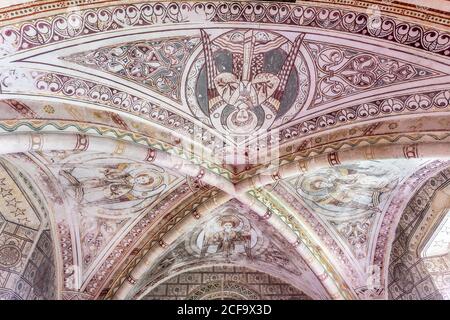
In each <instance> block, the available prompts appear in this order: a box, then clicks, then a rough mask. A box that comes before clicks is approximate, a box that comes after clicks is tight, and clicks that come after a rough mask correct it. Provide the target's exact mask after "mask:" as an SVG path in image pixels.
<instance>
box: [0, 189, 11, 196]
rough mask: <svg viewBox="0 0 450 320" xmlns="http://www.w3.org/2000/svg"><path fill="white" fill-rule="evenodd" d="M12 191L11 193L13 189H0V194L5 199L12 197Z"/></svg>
mask: <svg viewBox="0 0 450 320" xmlns="http://www.w3.org/2000/svg"><path fill="white" fill-rule="evenodd" d="M12 191H13V189H3V188H1V189H0V193H1V194H2V197H3V198H5V197H7V196H12V195H13V194H12Z"/></svg>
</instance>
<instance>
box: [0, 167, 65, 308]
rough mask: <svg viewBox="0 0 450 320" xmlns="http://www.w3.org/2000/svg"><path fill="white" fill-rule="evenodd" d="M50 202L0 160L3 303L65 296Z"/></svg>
mask: <svg viewBox="0 0 450 320" xmlns="http://www.w3.org/2000/svg"><path fill="white" fill-rule="evenodd" d="M46 201H47V199H46V198H45V197H44V195H43V194H42V193H41V191H40V190H39V188H38V187H37V186H36V185H35V183H34V181H33V179H31V178H30V177H29V176H28V175H27V174H26V173H25V172H23V171H21V170H20V169H18V168H17V167H16V166H15V165H14V164H12V163H11V162H9V161H7V160H5V159H3V158H1V159H0V275H1V276H0V299H7V300H11V299H12V300H16V299H17V300H22V299H23V300H35V299H37V300H42V299H45V300H46V299H58V298H60V296H61V278H60V274H61V264H60V256H59V250H58V249H57V247H56V245H55V243H57V242H56V237H55V234H56V233H55V230H54V221H53V217H52V213H50V212H49V209H48V205H47V202H46Z"/></svg>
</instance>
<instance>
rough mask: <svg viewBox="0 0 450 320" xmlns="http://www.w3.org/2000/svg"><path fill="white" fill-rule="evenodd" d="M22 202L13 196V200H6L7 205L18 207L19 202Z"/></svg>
mask: <svg viewBox="0 0 450 320" xmlns="http://www.w3.org/2000/svg"><path fill="white" fill-rule="evenodd" d="M5 200H6V199H5ZM20 202H21V201H17V200H16V198H12V199H11V200H6V206H7V207H17V204H18V203H20Z"/></svg>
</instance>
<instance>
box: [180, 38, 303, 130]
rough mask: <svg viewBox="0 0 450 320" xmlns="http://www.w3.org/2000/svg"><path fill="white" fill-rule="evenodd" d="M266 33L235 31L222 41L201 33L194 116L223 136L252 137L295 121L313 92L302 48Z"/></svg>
mask: <svg viewBox="0 0 450 320" xmlns="http://www.w3.org/2000/svg"><path fill="white" fill-rule="evenodd" d="M303 37H304V34H299V35H297V37H296V38H295V39H294V40H293V41H290V40H289V39H287V38H286V37H284V36H282V35H280V34H277V33H274V32H269V31H265V30H251V29H250V30H246V29H242V30H233V31H230V32H226V33H224V34H222V35H219V36H217V37H213V36H212V35H209V34H208V32H207V31H205V30H201V40H202V49H203V51H202V52H201V53H200V54H199V55H198V57H197V59H196V61H195V62H194V63H193V65H192V67H191V69H190V70H189V74H188V80H187V85H186V99H187V103H188V105H189V107H190V109H191V111H192V112H193V113H194V115H196V116H197V117H198V118H199V119H202V120H203V121H204V122H205V123H207V124H209V125H212V126H213V127H214V128H215V129H217V130H218V131H219V132H221V133H223V134H226V135H233V136H246V137H248V136H251V135H256V134H257V133H260V132H262V131H265V130H268V129H270V128H273V127H275V126H277V125H280V124H282V123H284V122H286V121H289V120H290V119H292V117H293V116H295V114H296V113H297V112H298V111H300V109H301V108H302V106H303V104H304V103H305V101H306V97H307V94H308V91H309V84H310V81H309V72H308V70H307V67H306V63H305V61H304V58H303V56H302V54H301V53H300V47H301V45H302V41H303Z"/></svg>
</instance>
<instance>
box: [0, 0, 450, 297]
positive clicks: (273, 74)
mask: <svg viewBox="0 0 450 320" xmlns="http://www.w3.org/2000/svg"><path fill="white" fill-rule="evenodd" d="M448 10H449V7H448V4H447V3H446V1H440V0H439V1H431V2H429V1H426V2H425V1H370V2H369V1H367V2H366V1H350V2H348V1H346V2H345V3H344V2H343V1H331V0H330V1H328V0H320V1H305V2H303V1H297V2H295V3H285V2H263V1H255V2H249V1H247V2H241V1H236V2H227V1H211V2H202V1H198V2H182V1H179V2H164V1H163V2H154V1H139V0H133V1H119V0H117V1H109V2H108V1H106V2H105V1H97V0H90V1H84V0H80V1H77V5H76V6H74V5H73V4H72V3H71V2H70V1H5V2H2V3H1V4H0V111H1V112H0V165H1V167H0V169H1V170H0V239H3V238H1V237H4V239H5V240H0V295H2V294H3V295H4V296H5V297H6V298H11V299H12V298H18V299H31V298H58V299H155V298H167V299H172V298H173V299H176V298H184V299H219V298H221V297H224V296H227V297H228V298H255V297H257V298H264V299H266V298H267V299H268V298H271V299H272V298H277V299H278V298H279V299H386V298H392V297H393V295H392V294H390V293H388V284H389V283H391V282H390V281H391V278H392V274H391V273H390V272H389V265H390V262H392V260H390V256H391V249H392V246H393V243H395V244H396V245H397V243H399V242H398V241H397V240H398V239H397V238H396V237H398V235H399V231H398V230H399V229H397V225H398V224H399V221H403V220H401V219H406V218H405V216H404V214H406V212H407V210H408V208H409V207H411V201H413V200H412V199H413V198H412V197H413V195H414V194H415V193H416V192H418V190H422V189H420V188H422V187H423V186H424V185H426V183H428V182H427V181H431V180H429V179H432V177H434V176H436V175H437V174H439V172H444V171H443V170H445V169H446V168H447V167H448V166H449V165H450V148H449V142H450V114H449V108H450V58H449V56H450V35H449V32H450V16H449V14H448ZM2 168H3V169H2ZM440 197H442V199H444V200H439V201H440V202H439V203H442V204H443V205H442V206H443V207H442V208H443V209H442V210H441V211H439V214H437V213H436V214H435V215H442V214H443V213H442V212H444V211H445V210H446V209H449V207H448V206H449V205H450V204H448V202H445V201H446V200H445V199H447V198H448V194H447V193H442V195H440ZM439 199H440V198H439ZM428 200H429V201H431V200H430V199H428ZM433 203H434V202H433ZM444 204H445V205H444ZM432 207H433V206H432ZM433 208H434V207H433ZM447 211H448V210H447ZM447 211H445V212H447ZM433 212H434V211H433ZM436 212H437V211H436ZM433 217H434V216H433ZM430 221H431V220H430ZM432 221H434V222H433V223H436V225H435V226H434V227H431V226H430V227H429V228H428V227H427V230H429V232H430V234H429V235H427V236H424V239H425V238H426V239H431V240H429V241H428V244H427V245H424V246H426V248H428V249H426V250H428V251H426V250H425V251H426V252H427V253H426V254H425V255H433V256H436V255H442V254H445V253H446V252H447V251H448V245H447V246H444V245H443V244H448V239H447V238H448V232H447V231H448V230H447V229H448V217H447V218H445V219H444V218H433V219H432ZM396 230H397V231H396ZM436 230H437V231H436ZM446 230H447V231H446ZM20 232H26V233H27V234H29V235H27V236H26V237H25V238H26V239H27V240H20V241H19V240H8V239H13V238H14V237H15V238H17V239H19V238H20V239H22V238H24V237H22V238H21V236H20V235H19V233H20ZM433 232H434V233H433ZM25 238H24V239H25ZM41 239H44V240H45V241H47V242H48V245H46V246H45V247H44V244H43V243H44V242H45V241H44V240H41ZM394 240H395V241H394ZM47 242H45V243H47ZM402 243H403V242H402ZM418 247H420V249H421V250H422V249H423V248H422V247H421V246H419V245H418ZM444 247H445V248H444ZM36 250H38V251H36ZM32 251H33V252H39V253H40V254H41V256H42V257H45V258H42V259H40V260H39V261H40V262H39V263H38V262H36V261H35V260H36V259H35V258H33V257H34V256H35V255H36V254H35V255H33V254H31V252H32ZM425 251H424V252H425ZM429 252H432V253H429ZM433 252H434V253H433ZM436 252H438V254H436ZM39 257H40V256H39ZM20 259H22V260H21V261H22V262H21V264H19V262H18V261H19V260H20ZM33 259H34V260H33ZM28 265H30V267H27V266H28ZM31 266H32V267H33V268H35V269H36V270H38V271H39V270H41V271H39V272H40V273H39V272H35V273H33V276H30V272H25V271H24V270H28V269H27V268H32V267H31ZM42 270H51V272H52V273H54V274H55V279H56V280H55V282H54V283H53V282H51V281H50V280H48V279H47V278H45V277H43V276H42V275H43V274H45V272H43V271H42ZM36 274H37V275H40V276H39V277H38V278H39V279H38V280H36V279H37V278H36V279H35V275H36ZM389 277H391V278H389ZM187 279H188V280H187ZM258 279H259V280H258ZM20 283H25V284H26V285H25V284H23V285H21V286H20V288H21V289H20V290H19V289H18V286H19V284H20ZM44 284H45V286H44ZM24 286H25V287H26V286H28V287H30V288H32V287H33V286H37V288H41V289H39V290H38V291H37V293H34V295H33V294H30V293H27V292H28V291H26V292H25V291H24V290H25V289H22V288H24ZM43 286H44V287H43ZM443 286H444V285H443ZM438 287H439V286H438ZM449 287H450V286H449ZM219 288H221V290H222V291H220V290H219ZM224 288H225V289H224ZM21 290H22V291H21ZM24 292H25V293H24ZM30 292H32V291H30ZM33 292H34V291H33ZM392 292H393V291H392ZM395 296H401V295H399V294H396V295H395ZM405 296H406V295H405Z"/></svg>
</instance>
